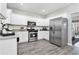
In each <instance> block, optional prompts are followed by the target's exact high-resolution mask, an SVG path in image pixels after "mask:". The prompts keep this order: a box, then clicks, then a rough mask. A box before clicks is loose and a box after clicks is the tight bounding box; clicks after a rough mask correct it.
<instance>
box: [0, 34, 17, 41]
mask: <svg viewBox="0 0 79 59" xmlns="http://www.w3.org/2000/svg"><path fill="white" fill-rule="evenodd" d="M12 38H17V36H15V35H13V36H1V35H0V40H6V39H12Z"/></svg>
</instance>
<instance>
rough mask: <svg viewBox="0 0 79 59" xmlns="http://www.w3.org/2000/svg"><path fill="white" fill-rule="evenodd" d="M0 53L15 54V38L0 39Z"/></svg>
mask: <svg viewBox="0 0 79 59" xmlns="http://www.w3.org/2000/svg"><path fill="white" fill-rule="evenodd" d="M0 55H17V39H16V38H10V39H2V40H0Z"/></svg>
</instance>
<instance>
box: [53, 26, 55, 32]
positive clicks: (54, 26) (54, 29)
mask: <svg viewBox="0 0 79 59" xmlns="http://www.w3.org/2000/svg"><path fill="white" fill-rule="evenodd" d="M53 33H55V25H54V26H53Z"/></svg>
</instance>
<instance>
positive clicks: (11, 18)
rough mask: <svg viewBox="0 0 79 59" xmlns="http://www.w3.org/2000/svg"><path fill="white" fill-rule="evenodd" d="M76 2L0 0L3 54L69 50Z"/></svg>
mask: <svg viewBox="0 0 79 59" xmlns="http://www.w3.org/2000/svg"><path fill="white" fill-rule="evenodd" d="M50 6H52V7H50ZM54 6H55V7H54ZM68 6H69V7H68ZM75 6H79V4H73V3H55V4H54V3H46V4H45V3H0V7H2V8H1V9H0V11H1V12H0V13H1V16H0V17H1V18H0V46H1V47H0V55H40V54H41V55H45V54H46V55H49V54H51V55H55V54H60V55H61V54H66V53H67V52H68V51H67V50H70V49H72V46H73V45H72V25H71V24H72V19H71V16H70V14H71V13H73V12H74V13H75V12H77V11H78V10H74V9H73V7H75ZM3 7H4V8H3ZM65 7H66V8H67V11H66V10H65ZM48 8H49V9H48ZM71 8H72V11H71V10H70V9H71ZM76 8H78V7H76ZM59 9H60V10H59ZM61 9H62V10H65V12H64V11H61ZM78 9H79V8H78ZM56 10H58V11H56ZM55 11H56V12H58V13H55ZM60 12H61V13H60ZM68 12H69V13H68ZM53 13H54V14H53ZM59 20H60V21H59ZM2 45H3V46H2ZM6 48H7V49H6ZM55 49H56V50H55ZM63 49H64V50H66V51H67V52H63ZM50 50H52V51H51V52H52V53H51V52H49V53H48V51H50ZM58 50H59V51H58ZM60 50H61V51H62V52H63V53H62V52H60ZM55 51H58V53H56V52H55ZM59 52H60V53H59ZM67 54H68V53H67Z"/></svg>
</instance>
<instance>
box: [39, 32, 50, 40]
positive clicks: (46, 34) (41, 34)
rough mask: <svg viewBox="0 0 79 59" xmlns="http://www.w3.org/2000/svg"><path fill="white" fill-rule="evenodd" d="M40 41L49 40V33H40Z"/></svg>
mask: <svg viewBox="0 0 79 59" xmlns="http://www.w3.org/2000/svg"><path fill="white" fill-rule="evenodd" d="M38 39H46V40H49V31H38Z"/></svg>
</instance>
